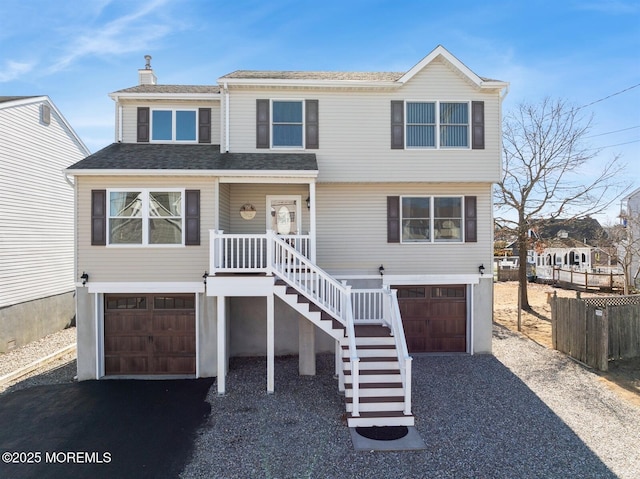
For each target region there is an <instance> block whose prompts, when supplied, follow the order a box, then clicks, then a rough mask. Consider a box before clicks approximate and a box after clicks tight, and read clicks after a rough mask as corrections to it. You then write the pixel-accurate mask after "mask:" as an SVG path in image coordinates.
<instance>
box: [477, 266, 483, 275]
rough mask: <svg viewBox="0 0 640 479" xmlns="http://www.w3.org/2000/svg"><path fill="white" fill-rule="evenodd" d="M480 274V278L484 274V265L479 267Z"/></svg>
mask: <svg viewBox="0 0 640 479" xmlns="http://www.w3.org/2000/svg"><path fill="white" fill-rule="evenodd" d="M478 272H479V273H480V276H482V275H483V274H484V263H483V264H481V265H480V266H478Z"/></svg>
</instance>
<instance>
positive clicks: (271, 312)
mask: <svg viewBox="0 0 640 479" xmlns="http://www.w3.org/2000/svg"><path fill="white" fill-rule="evenodd" d="M274 322H275V301H274V299H273V294H270V295H267V393H268V394H273V391H274V376H275V373H274V362H275V360H274V357H275V345H274V343H275V340H274V337H275V327H274Z"/></svg>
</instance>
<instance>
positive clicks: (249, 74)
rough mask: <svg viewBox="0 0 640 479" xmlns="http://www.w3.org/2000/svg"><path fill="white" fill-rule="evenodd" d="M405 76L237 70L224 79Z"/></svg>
mask: <svg viewBox="0 0 640 479" xmlns="http://www.w3.org/2000/svg"><path fill="white" fill-rule="evenodd" d="M402 75H404V73H399V72H311V71H309V72H305V71H258V70H236V71H235V72H232V73H229V74H227V75H225V76H223V77H222V79H224V78H245V79H251V80H351V81H397V80H398V79H400V78H401V77H402Z"/></svg>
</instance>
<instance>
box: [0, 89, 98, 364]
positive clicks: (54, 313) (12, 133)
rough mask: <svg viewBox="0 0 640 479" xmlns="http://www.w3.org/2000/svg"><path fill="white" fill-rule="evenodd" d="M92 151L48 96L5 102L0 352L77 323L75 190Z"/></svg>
mask: <svg viewBox="0 0 640 479" xmlns="http://www.w3.org/2000/svg"><path fill="white" fill-rule="evenodd" d="M89 153H90V152H89V150H88V149H87V147H86V146H85V145H84V144H83V143H82V140H80V138H79V137H78V135H76V133H75V132H74V131H73V129H72V128H71V126H70V125H69V123H68V122H67V121H66V120H65V119H64V117H63V116H62V114H61V113H60V111H58V109H57V108H56V106H55V105H54V104H53V102H52V101H51V100H50V99H49V97H47V96H11V97H9V96H0V192H2V214H1V216H0V352H6V351H8V350H10V349H12V348H14V347H18V346H22V345H24V344H26V343H28V342H30V341H34V340H36V339H39V338H41V337H43V336H46V335H47V334H50V333H53V332H55V331H59V330H61V329H63V328H64V327H66V326H68V325H70V324H71V323H72V322H73V319H74V314H75V305H74V255H73V224H74V220H73V198H74V196H73V188H72V186H71V185H70V184H69V183H68V182H67V181H66V180H65V176H64V169H65V168H66V167H68V166H69V165H70V164H72V163H74V162H76V161H79V160H81V159H82V158H84V157H86V156H87V155H89Z"/></svg>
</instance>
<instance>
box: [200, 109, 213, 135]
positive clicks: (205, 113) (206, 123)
mask: <svg viewBox="0 0 640 479" xmlns="http://www.w3.org/2000/svg"><path fill="white" fill-rule="evenodd" d="M198 143H211V108H199V109H198Z"/></svg>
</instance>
